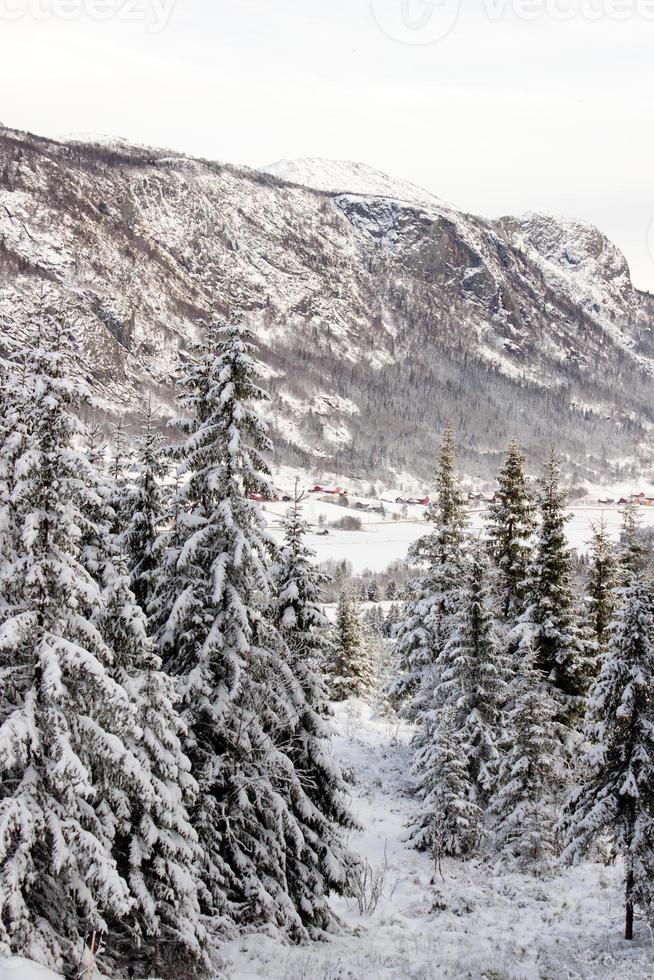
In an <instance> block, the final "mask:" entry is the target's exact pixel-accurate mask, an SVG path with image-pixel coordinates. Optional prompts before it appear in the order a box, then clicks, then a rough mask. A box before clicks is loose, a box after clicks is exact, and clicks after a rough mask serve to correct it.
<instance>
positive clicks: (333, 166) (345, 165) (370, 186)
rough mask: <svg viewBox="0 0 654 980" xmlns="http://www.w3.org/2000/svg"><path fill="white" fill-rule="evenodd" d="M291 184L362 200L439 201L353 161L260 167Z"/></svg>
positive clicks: (310, 159) (280, 162) (305, 160)
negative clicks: (357, 195)
mask: <svg viewBox="0 0 654 980" xmlns="http://www.w3.org/2000/svg"><path fill="white" fill-rule="evenodd" d="M263 171H264V173H269V174H272V175H273V176H275V177H280V178H282V179H283V180H288V181H290V182H291V183H294V184H302V185H303V186H304V187H312V188H314V189H315V190H318V191H328V192H330V193H333V194H360V195H362V196H363V197H390V198H393V200H396V201H405V202H407V203H410V204H424V205H427V206H429V205H433V204H440V203H441V202H440V200H439V199H438V198H437V197H435V195H434V194H431V193H430V192H429V191H427V190H425V189H424V188H423V187H417V186H416V185H415V184H411V183H409V182H408V181H406V180H398V179H397V178H396V177H389V176H388V174H385V173H382V171H381V170H375V168H374V167H369V166H368V165H367V164H365V163H356V162H354V161H352V160H324V159H321V158H320V157H303V158H302V159H300V160H278V161H277V162H276V163H271V164H270V165H269V166H267V167H264V168H263Z"/></svg>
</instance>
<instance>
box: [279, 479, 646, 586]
mask: <svg viewBox="0 0 654 980" xmlns="http://www.w3.org/2000/svg"><path fill="white" fill-rule="evenodd" d="M357 499H360V500H363V501H364V502H366V503H369V504H371V506H378V505H379V504H380V503H381V501H379V500H369V499H366V498H357ZM264 507H265V511H264V514H265V517H266V520H267V521H268V524H269V527H270V529H271V531H272V533H273V536H275V537H276V538H277V539H278V540H281V537H282V535H281V531H280V529H279V524H280V521H281V520H282V519H283V517H284V515H285V514H286V511H287V510H288V504H284V503H281V502H280V503H269V504H265V505H264ZM384 508H385V510H386V516H385V517H381V516H380V515H379V514H372V513H367V512H365V511H364V512H358V511H355V510H353V509H352V508H345V507H341V506H339V504H338V503H337V502H333V503H331V502H326V501H324V500H323V499H322V498H318V497H310V498H308V499H307V500H306V501H305V502H304V504H303V512H304V516H305V519H306V520H307V521H308V522H309V524H310V525H311V526H312V530H311V534H310V535H309V544H310V545H311V547H312V548H313V550H314V551H315V552H316V554H317V557H318V561H320V562H323V561H328V560H329V559H334V560H336V561H342V560H343V559H346V560H347V561H349V562H350V563H351V564H352V568H353V570H354V573H355V575H358V574H360V573H361V572H363V571H364V570H365V569H370V570H371V571H373V572H382V571H384V570H385V569H386V568H388V566H389V565H390V564H391V562H394V561H397V560H400V559H404V558H406V555H407V552H408V550H409V546H410V545H411V544H412V543H413V542H414V541H416V540H417V539H418V538H419V537H421V536H422V535H423V534H426V533H427V531H428V526H427V524H426V521H425V508H424V507H419V506H409V507H408V508H407V511H408V517H407V519H399V520H398V519H394V518H393V515H395V516H396V518H398V517H399V516H400V513H401V511H402V507H401V505H397V504H394V503H388V502H384ZM569 513H570V515H571V520H570V521H569V523H568V526H567V535H568V540H569V542H570V544H571V546H572V547H574V548H577V549H578V550H579V551H584V550H586V548H587V546H588V543H589V541H590V540H591V537H592V525H593V524H596V523H597V522H598V521H599V520H601V518H602V516H604V518H605V520H606V522H607V525H608V528H609V532H610V534H611V536H612V537H613V538H614V539H616V540H617V537H618V534H619V530H620V523H621V520H622V509H621V508H618V507H600V506H590V505H589V506H583V507H578V508H574V509H571V510H570V512H569ZM639 514H640V519H641V523H642V525H643V527H652V526H654V508H653V507H642V508H640V510H639ZM321 516H322V519H323V522H324V527H326V528H327V529H328V530H329V534H328V535H327V536H322V535H321V534H320V533H319V532H320V530H321V527H320V526H319V524H318V521H319V519H320V518H321ZM345 516H351V517H353V516H356V517H359V518H360V519H361V521H362V525H363V526H362V529H361V530H360V531H342V530H339V529H338V528H334V527H332V526H331V525H332V523H333V522H335V521H337V520H338V519H339V518H342V517H345ZM470 524H471V527H472V528H473V530H481V529H482V528H483V526H484V514H483V513H482V512H481V511H479V510H477V511H472V512H471V513H470Z"/></svg>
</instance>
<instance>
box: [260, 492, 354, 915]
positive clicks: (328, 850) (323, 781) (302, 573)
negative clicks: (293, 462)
mask: <svg viewBox="0 0 654 980" xmlns="http://www.w3.org/2000/svg"><path fill="white" fill-rule="evenodd" d="M300 503H301V498H300V497H299V496H298V494H297V491H296V494H295V499H294V502H293V507H292V509H291V510H290V511H289V513H288V515H287V517H286V519H285V520H284V523H283V529H284V543H283V547H282V549H281V551H280V555H279V561H278V563H277V565H276V567H275V571H274V584H275V620H276V623H277V626H278V629H279V631H280V634H281V636H282V638H283V640H284V642H285V644H286V650H287V662H288V665H289V667H290V670H291V673H292V675H293V677H294V679H295V681H296V682H297V684H299V686H300V689H301V697H300V698H299V699H297V710H296V712H295V713H294V723H293V726H292V728H291V729H290V730H289V732H288V733H287V735H286V737H285V739H284V744H285V750H286V752H287V753H288V755H289V758H290V759H291V761H292V762H293V765H294V767H295V770H296V772H297V774H298V777H299V779H300V782H301V785H302V787H303V789H304V792H305V793H306V797H307V799H308V800H309V801H310V803H311V804H312V807H311V809H307V808H306V806H303V807H302V808H300V809H299V810H298V812H297V814H296V817H297V820H298V824H299V825H300V827H301V831H302V837H303V846H302V848H301V851H300V852H299V854H295V853H294V852H293V851H291V852H290V853H289V855H288V856H287V861H286V877H287V881H288V887H289V891H290V892H291V895H292V898H293V903H294V905H295V906H296V907H301V908H303V909H304V920H305V923H306V924H307V925H310V926H311V927H312V929H313V930H322V931H326V930H329V929H331V928H332V927H333V925H334V920H333V914H332V913H331V911H330V910H329V907H328V906H327V905H326V903H325V896H326V895H327V894H328V893H329V892H330V891H334V892H337V893H339V894H343V893H344V892H346V891H347V890H348V881H349V876H348V875H347V874H345V875H344V873H343V872H344V869H345V870H348V869H351V868H352V867H353V865H354V860H353V857H352V855H351V854H349V853H348V852H347V851H346V849H345V847H344V844H343V839H342V835H341V830H342V829H350V828H352V827H354V826H355V822H354V820H353V818H352V816H351V814H350V812H349V808H348V805H347V796H346V786H345V782H344V780H343V776H342V774H341V771H340V768H339V767H338V765H337V763H336V762H335V760H334V758H333V756H332V754H331V752H330V732H329V728H328V725H327V721H326V719H327V718H328V717H330V715H331V712H330V709H329V704H328V701H327V691H326V686H325V682H324V679H323V673H322V672H323V670H324V665H325V662H326V661H327V659H328V656H329V652H330V642H329V623H328V621H327V619H326V618H325V616H324V613H323V612H322V610H321V601H322V589H323V587H324V585H325V584H326V583H327V582H328V581H329V576H328V575H326V574H325V573H324V572H321V571H320V570H319V569H318V568H317V566H316V565H315V563H314V554H313V552H312V551H311V550H310V549H309V548H308V547H307V545H306V544H305V535H306V532H307V527H308V525H307V524H306V522H305V521H304V520H303V517H302V511H301V509H300Z"/></svg>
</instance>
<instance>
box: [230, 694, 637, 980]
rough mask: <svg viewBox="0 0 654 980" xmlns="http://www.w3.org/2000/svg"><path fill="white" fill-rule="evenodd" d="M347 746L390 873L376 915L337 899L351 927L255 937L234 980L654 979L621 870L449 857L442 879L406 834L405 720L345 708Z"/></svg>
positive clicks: (370, 832) (235, 951)
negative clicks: (319, 935)
mask: <svg viewBox="0 0 654 980" xmlns="http://www.w3.org/2000/svg"><path fill="white" fill-rule="evenodd" d="M337 726H338V732H339V734H338V737H337V739H336V742H335V750H336V752H337V754H338V756H339V758H340V759H341V761H342V763H343V765H344V766H345V767H347V768H348V770H349V771H350V772H351V773H352V775H353V777H354V779H355V784H354V786H353V790H352V795H353V807H354V810H355V812H356V814H357V816H358V819H359V821H360V822H361V824H362V825H363V830H362V831H361V832H360V833H356V834H353V835H352V836H351V845H352V847H353V848H354V849H355V850H356V851H357V852H359V853H360V854H361V855H362V856H363V857H364V858H365V859H367V861H368V862H369V864H370V867H371V869H372V872H373V874H375V873H378V874H381V875H382V877H383V889H382V897H381V900H380V902H379V905H378V906H377V908H376V910H375V911H374V912H373V913H371V914H363V915H361V914H360V913H359V909H358V907H357V904H356V903H355V902H352V901H338V902H337V903H336V905H337V907H338V910H339V912H340V914H341V915H342V917H343V920H344V922H345V923H346V926H347V928H348V932H346V933H345V934H344V935H343V936H341V937H338V938H336V939H334V940H332V941H331V942H329V943H327V944H320V943H319V944H315V945H312V946H310V947H307V948H299V949H288V948H285V947H283V946H281V945H280V944H278V943H276V942H274V941H273V940H270V939H264V938H262V937H260V936H252V937H248V938H245V939H242V940H240V941H238V942H234V943H231V944H230V945H229V946H228V947H227V949H226V950H225V954H226V956H227V957H228V959H229V960H230V961H231V966H230V973H229V976H230V977H231V978H232V980H255V978H257V980H258V978H270V980H391V978H392V980H440V978H443V980H448V978H453V980H454V978H457V980H460V978H487V980H509V978H511V980H518V978H519V980H544V978H559V977H560V978H564V977H565V978H584V980H595V978H597V980H599V978H606V980H608V978H612V980H631V978H650V977H654V947H653V942H652V936H651V934H650V931H649V930H648V929H647V928H646V927H644V926H643V925H642V924H641V925H640V926H639V928H638V931H637V937H636V941H635V942H634V943H631V944H630V943H626V942H625V941H624V940H622V939H621V938H620V937H621V930H622V925H623V910H622V902H621V898H622V896H621V875H620V872H619V870H617V869H615V868H604V867H600V866H596V865H585V866H583V867H580V868H577V869H566V870H564V871H562V872H561V874H559V875H557V876H556V877H554V878H553V879H550V880H545V881H539V880H535V879H532V878H529V877H526V876H521V875H515V874H511V875H507V874H502V875H500V874H497V873H495V871H494V869H492V868H490V867H488V866H486V865H484V864H481V863H478V862H472V863H470V862H469V863H466V864H458V863H456V862H446V863H444V865H443V868H442V877H441V875H440V874H438V872H436V870H435V868H434V866H433V863H432V862H431V861H430V860H429V858H428V857H427V856H425V855H421V854H417V853H416V852H415V851H412V850H411V849H410V848H409V847H408V846H407V845H406V843H405V842H404V834H405V825H406V823H407V821H408V820H409V819H410V816H411V811H412V806H413V803H412V800H411V798H410V797H409V795H408V792H407V791H408V786H407V772H408V766H409V752H408V741H409V737H410V733H409V731H408V730H407V728H406V727H405V726H403V725H399V726H398V725H393V724H390V723H388V722H386V721H383V720H379V719H375V718H373V717H371V712H370V709H369V708H367V707H366V706H365V705H360V704H359V705H357V704H353V705H349V706H347V707H345V706H343V707H339V713H338V716H337Z"/></svg>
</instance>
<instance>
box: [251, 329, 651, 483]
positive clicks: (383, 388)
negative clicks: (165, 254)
mask: <svg viewBox="0 0 654 980" xmlns="http://www.w3.org/2000/svg"><path fill="white" fill-rule="evenodd" d="M319 350H320V348H318V349H317V350H314V351H313V352H312V357H311V359H309V358H308V357H307V355H306V352H305V353H303V352H302V351H301V350H299V349H297V350H296V349H293V348H291V347H289V348H288V349H286V350H285V351H284V352H280V351H276V352H275V353H274V355H273V354H271V355H270V356H271V357H273V358H274V363H275V365H276V367H277V368H278V369H279V370H281V372H282V375H283V376H282V377H281V378H273V379H271V381H270V390H271V393H272V396H273V404H274V405H275V407H276V408H277V409H278V410H279V411H286V410H287V409H285V408H284V406H283V405H282V402H281V401H280V400H279V397H278V394H277V393H278V391H279V390H281V389H283V390H285V391H287V390H290V392H291V394H293V395H295V396H296V397H299V398H304V397H308V400H309V401H310V400H311V398H312V397H313V394H314V393H315V392H316V391H320V390H321V389H322V386H323V380H322V379H323V378H324V377H329V378H330V387H331V388H333V390H335V391H336V392H337V393H338V394H339V395H341V396H342V397H344V398H348V399H351V400H352V401H353V402H354V403H355V404H356V405H357V406H359V408H360V411H361V414H360V415H354V416H352V417H348V418H347V419H346V420H345V421H346V424H347V426H348V428H349V429H350V431H351V433H352V441H351V443H349V444H347V445H345V446H340V447H334V449H333V452H332V455H331V457H330V461H329V468H331V469H333V470H334V471H335V472H339V473H352V474H354V475H356V476H358V477H360V478H368V479H380V478H384V477H385V476H388V475H390V474H392V473H393V472H395V473H398V472H409V473H415V474H417V475H419V476H422V477H423V478H425V479H426V478H428V477H430V476H431V473H432V471H433V468H434V460H433V459H432V458H430V456H429V454H428V453H426V452H425V447H426V446H429V445H431V444H432V442H433V433H434V432H435V431H441V430H442V429H443V427H444V425H445V423H446V422H447V421H450V422H451V423H452V425H453V426H455V428H456V429H457V431H458V433H459V437H460V442H461V446H462V449H461V454H460V465H461V468H462V470H463V471H464V472H465V473H466V475H468V476H471V477H473V478H476V479H478V480H480V481H491V480H492V479H493V477H494V475H495V472H496V470H497V467H498V465H499V463H500V460H501V453H502V446H505V445H506V444H507V443H508V441H509V440H510V439H511V438H513V437H515V438H517V439H518V441H519V443H520V444H521V445H522V446H523V447H524V448H525V451H526V452H527V453H528V454H529V456H530V458H531V459H533V460H534V461H537V463H538V465H540V463H542V462H543V461H544V457H545V455H546V447H547V446H548V445H550V444H551V443H552V442H553V441H556V444H557V446H559V447H560V450H561V453H562V457H563V458H562V464H563V469H564V475H565V478H566V482H567V483H569V484H574V483H576V482H581V481H584V480H597V479H598V475H601V478H603V479H605V480H611V481H614V482H618V481H620V480H625V479H629V478H630V477H631V476H632V475H633V473H634V470H633V466H632V465H631V464H629V465H625V464H623V463H621V462H619V460H616V455H617V454H616V452H615V446H616V444H619V445H620V454H619V456H620V458H622V459H624V458H627V457H631V458H633V459H636V460H638V461H639V465H640V468H641V469H644V468H645V467H646V466H647V465H648V459H647V457H646V456H645V455H644V454H643V450H642V443H643V439H644V436H645V426H647V425H649V424H650V423H652V422H654V416H653V415H652V407H651V398H650V393H651V379H650V378H649V376H645V375H644V376H643V377H642V379H640V378H638V377H637V376H636V377H633V376H632V375H631V374H630V376H629V383H628V387H627V388H626V389H625V387H624V377H623V374H624V372H623V371H620V370H619V369H618V367H616V366H614V367H613V369H610V368H608V367H607V368H606V369H604V368H602V385H601V386H600V385H599V383H598V382H597V381H594V380H593V379H591V378H590V377H588V376H587V375H586V374H584V373H582V372H580V370H579V368H578V367H575V366H573V365H572V364H570V365H568V364H565V365H561V368H560V370H561V373H562V374H563V375H566V374H567V376H568V383H567V384H566V385H561V386H553V387H551V388H546V387H544V386H543V385H542V384H538V383H536V382H535V381H532V380H529V378H528V376H527V375H525V376H523V377H508V376H507V374H505V373H504V372H502V371H500V370H499V369H498V368H497V367H496V366H494V365H492V364H490V363H488V362H486V361H483V360H481V359H480V358H479V356H478V354H477V353H475V351H474V349H473V348H472V347H470V348H469V349H467V347H466V344H465V343H464V342H463V341H461V343H460V345H459V346H458V347H457V348H456V349H449V348H443V349H441V348H440V346H439V345H438V344H437V342H436V339H435V338H434V337H433V336H432V337H430V339H429V342H427V341H425V342H424V343H423V344H422V345H421V346H420V348H419V353H417V352H416V353H415V354H408V355H402V354H398V360H397V361H396V362H394V363H392V364H388V365H385V366H384V368H383V369H379V370H377V369H374V368H372V367H368V368H366V365H365V364H364V363H357V366H356V371H354V370H353V369H352V368H351V366H349V365H348V364H347V363H344V362H343V361H342V360H340V359H338V358H336V357H330V356H329V355H328V354H324V355H323V356H322V359H321V358H320V356H319V354H318V351H319ZM632 374H633V372H632ZM289 378H296V379H297V378H301V379H302V380H301V382H300V381H297V382H295V383H294V384H292V383H290V382H289V381H288V380H287V379H289ZM584 406H594V408H592V409H591V408H590V407H584ZM330 421H333V420H330V419H329V418H326V417H323V416H320V415H317V414H315V413H311V412H309V414H308V415H307V416H306V417H305V418H304V420H303V422H302V423H301V428H302V431H304V432H305V433H306V437H307V440H308V441H311V438H312V437H313V438H314V439H315V438H316V437H318V438H320V437H321V436H322V432H323V427H324V426H325V425H326V424H329V423H330ZM277 443H278V445H280V446H281V448H282V453H283V456H284V459H288V461H289V462H291V463H293V464H295V465H299V466H302V467H303V468H306V469H309V470H313V469H314V468H315V466H316V458H315V456H313V455H312V454H311V452H309V451H308V450H307V449H303V448H301V447H299V446H297V445H295V444H293V443H292V442H289V441H288V440H287V439H285V438H284V437H283V436H282V435H280V436H279V437H278V439H277Z"/></svg>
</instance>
